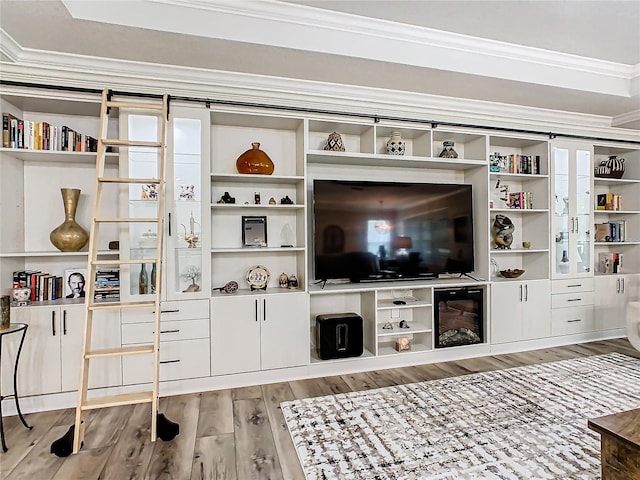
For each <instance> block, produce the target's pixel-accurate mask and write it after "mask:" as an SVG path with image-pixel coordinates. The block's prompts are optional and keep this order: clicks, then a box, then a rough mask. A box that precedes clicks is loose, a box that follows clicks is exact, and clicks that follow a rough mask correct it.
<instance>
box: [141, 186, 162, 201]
mask: <svg viewBox="0 0 640 480" xmlns="http://www.w3.org/2000/svg"><path fill="white" fill-rule="evenodd" d="M140 199H141V200H157V199H158V186H157V185H156V184H154V183H147V184H146V185H142V193H141V194H140Z"/></svg>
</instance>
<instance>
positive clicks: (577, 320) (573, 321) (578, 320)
mask: <svg viewBox="0 0 640 480" xmlns="http://www.w3.org/2000/svg"><path fill="white" fill-rule="evenodd" d="M581 321H582V319H581V318H576V319H575V320H567V323H576V322H581Z"/></svg>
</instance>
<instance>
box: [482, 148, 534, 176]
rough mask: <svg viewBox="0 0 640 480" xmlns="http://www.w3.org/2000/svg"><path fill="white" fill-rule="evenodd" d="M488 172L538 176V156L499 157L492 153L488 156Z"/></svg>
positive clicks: (515, 154) (517, 154) (513, 155)
mask: <svg viewBox="0 0 640 480" xmlns="http://www.w3.org/2000/svg"><path fill="white" fill-rule="evenodd" d="M489 170H490V171H491V172H501V173H523V174H528V175H539V174H540V155H521V154H519V153H513V154H511V155H500V153H499V152H494V153H492V154H491V155H489Z"/></svg>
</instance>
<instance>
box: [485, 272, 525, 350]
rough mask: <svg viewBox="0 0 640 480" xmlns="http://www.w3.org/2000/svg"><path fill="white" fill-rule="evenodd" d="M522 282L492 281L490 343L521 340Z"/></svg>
mask: <svg viewBox="0 0 640 480" xmlns="http://www.w3.org/2000/svg"><path fill="white" fill-rule="evenodd" d="M523 295H524V292H523V288H522V283H521V282H512V283H507V282H503V283H494V284H493V285H491V343H505V342H516V341H518V340H521V333H520V330H521V328H520V324H521V323H522V318H521V317H522V308H521V306H522V297H523Z"/></svg>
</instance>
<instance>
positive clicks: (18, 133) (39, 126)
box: [2, 113, 98, 152]
mask: <svg viewBox="0 0 640 480" xmlns="http://www.w3.org/2000/svg"><path fill="white" fill-rule="evenodd" d="M2 146H3V147H5V148H20V149H26V150H50V151H63V152H96V151H97V150H98V140H97V139H95V138H94V137H91V136H89V135H85V134H84V133H79V132H76V131H75V130H73V129H72V128H69V127H67V126H62V127H57V126H54V125H51V124H49V123H48V122H32V121H30V120H22V119H20V118H18V117H16V116H15V115H12V114H10V113H3V114H2Z"/></svg>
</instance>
